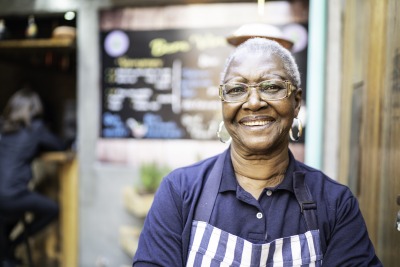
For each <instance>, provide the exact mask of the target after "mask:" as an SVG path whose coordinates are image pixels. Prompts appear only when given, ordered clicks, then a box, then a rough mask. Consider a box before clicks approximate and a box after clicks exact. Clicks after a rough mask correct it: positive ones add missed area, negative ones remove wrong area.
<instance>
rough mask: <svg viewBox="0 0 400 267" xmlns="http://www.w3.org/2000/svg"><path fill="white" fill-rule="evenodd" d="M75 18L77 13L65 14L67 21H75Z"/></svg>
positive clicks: (69, 12)
mask: <svg viewBox="0 0 400 267" xmlns="http://www.w3.org/2000/svg"><path fill="white" fill-rule="evenodd" d="M74 18H75V12H74V11H68V12H65V14H64V19H65V20H73V19H74Z"/></svg>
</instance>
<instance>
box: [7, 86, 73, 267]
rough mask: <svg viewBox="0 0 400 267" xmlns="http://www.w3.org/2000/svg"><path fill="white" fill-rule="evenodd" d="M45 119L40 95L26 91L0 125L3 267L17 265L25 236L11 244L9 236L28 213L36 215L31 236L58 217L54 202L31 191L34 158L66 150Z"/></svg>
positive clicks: (18, 94)
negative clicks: (16, 257)
mask: <svg viewBox="0 0 400 267" xmlns="http://www.w3.org/2000/svg"><path fill="white" fill-rule="evenodd" d="M42 115H43V105H42V102H41V100H40V98H39V95H38V94H37V93H36V92H34V91H33V90H31V89H29V88H23V89H20V90H19V91H17V92H16V93H14V95H12V97H11V98H10V100H9V101H8V103H7V105H6V107H5V109H4V113H3V118H2V122H1V121H0V267H4V266H7V267H8V266H15V265H16V260H15V257H14V250H15V248H16V246H17V245H19V244H20V243H22V242H23V241H24V235H23V234H21V235H20V236H17V237H16V238H15V239H13V240H10V233H11V231H12V230H13V228H14V227H15V226H16V224H17V223H18V221H19V220H21V219H23V218H24V214H25V213H27V212H29V213H31V214H33V220H32V221H31V222H28V223H27V224H26V229H24V231H27V232H26V233H27V234H28V235H29V236H32V235H34V234H35V233H37V232H38V231H40V230H41V229H43V228H44V227H45V226H47V225H48V224H49V223H51V222H52V221H53V220H55V219H56V218H57V217H58V213H59V207H58V204H57V203H56V202H55V201H53V200H51V199H49V198H47V197H45V196H43V195H41V194H39V193H37V192H34V191H31V190H30V189H29V188H28V184H29V181H30V180H31V179H32V169H31V163H32V161H33V160H34V159H35V157H36V156H38V154H39V153H40V152H42V151H50V150H51V151H60V150H65V149H66V145H65V144H64V142H63V141H62V140H61V139H59V138H58V137H56V136H55V135H54V134H52V133H51V132H50V131H49V130H48V128H46V126H45V124H44V121H43V119H42ZM10 218H14V220H13V219H11V220H10Z"/></svg>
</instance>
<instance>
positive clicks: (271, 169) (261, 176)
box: [231, 146, 289, 199]
mask: <svg viewBox="0 0 400 267" xmlns="http://www.w3.org/2000/svg"><path fill="white" fill-rule="evenodd" d="M231 158H232V165H233V169H234V170H235V173H236V179H237V181H238V183H239V185H240V186H241V187H243V189H245V190H246V191H248V192H249V193H250V194H252V195H253V196H254V197H255V198H256V199H258V197H259V196H260V194H261V193H262V191H263V190H264V188H266V187H275V186H277V185H279V184H280V183H281V182H282V180H283V178H284V176H285V172H286V169H287V166H288V165H289V154H288V148H287V149H283V150H282V151H279V152H278V153H272V154H268V155H267V154H266V155H248V154H245V153H244V152H243V151H238V150H236V149H235V148H234V146H232V147H231Z"/></svg>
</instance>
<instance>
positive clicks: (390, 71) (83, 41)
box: [0, 0, 400, 267]
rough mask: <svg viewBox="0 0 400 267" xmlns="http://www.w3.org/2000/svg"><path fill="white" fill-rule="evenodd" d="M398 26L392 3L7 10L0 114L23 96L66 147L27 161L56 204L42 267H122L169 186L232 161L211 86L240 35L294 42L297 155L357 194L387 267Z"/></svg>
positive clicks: (398, 189)
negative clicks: (34, 95)
mask: <svg viewBox="0 0 400 267" xmlns="http://www.w3.org/2000/svg"><path fill="white" fill-rule="evenodd" d="M396 14H400V2H398V1H396V0H330V1H328V0H287V1H267V0H265V1H261V0H259V1H257V0H254V1H224V0H221V1H212V0H207V1H195V0H190V1H184V0H180V1H178V0H170V1H168V0H151V1H150V0H98V1H93V0H64V1H51V0H14V1H7V0H0V110H1V111H2V110H3V109H4V106H5V104H6V101H7V99H8V98H9V97H10V96H11V95H12V94H13V93H14V92H15V91H16V90H17V89H19V88H20V86H21V85H22V84H30V85H31V87H32V88H33V89H35V90H36V91H37V92H38V93H39V94H40V96H41V98H42V100H43V102H44V106H45V110H46V119H47V121H48V122H49V125H50V126H51V129H52V130H53V131H54V132H56V133H57V134H58V135H59V136H61V137H63V138H65V139H67V140H69V141H70V143H71V144H72V145H71V148H70V150H71V151H69V152H68V154H67V153H47V154H44V155H43V156H42V157H40V158H39V159H38V160H36V162H35V163H34V170H35V179H34V182H35V183H37V184H38V185H40V184H45V185H46V186H42V187H40V186H37V188H38V190H42V191H43V192H45V193H46V194H48V195H49V196H52V197H53V198H54V199H56V200H57V201H59V203H60V205H61V214H60V220H59V221H58V222H57V223H56V224H54V225H53V226H52V227H51V228H49V229H47V230H46V231H45V232H44V233H42V234H41V235H40V236H39V237H35V239H31V240H30V242H31V244H32V248H33V260H34V261H35V263H37V266H66V267H75V266H82V267H86V266H88V267H89V266H90V267H91V266H116V267H122V266H124V267H125V266H131V264H132V257H133V255H134V253H135V249H136V246H137V238H138V235H139V233H140V229H141V227H142V224H143V220H144V218H145V216H146V212H147V209H148V207H149V205H150V204H151V201H152V197H153V194H154V191H155V190H156V189H157V186H158V184H159V182H160V180H161V179H162V177H163V176H164V175H165V174H166V173H168V172H169V171H170V170H172V169H174V168H176V167H179V166H183V165H187V164H191V163H194V162H196V161H198V160H200V159H204V158H206V157H209V156H211V155H215V154H217V153H219V152H222V151H223V150H224V149H226V147H227V145H226V144H222V143H220V142H219V141H218V138H217V136H216V131H217V129H218V125H219V122H220V121H221V115H220V108H221V106H220V101H219V98H218V85H219V75H220V72H221V71H222V68H223V64H224V60H225V58H226V57H227V56H228V54H229V53H230V52H231V51H232V50H233V49H234V45H233V44H231V43H229V42H228V40H229V38H232V37H233V38H235V37H241V36H246V35H260V36H264V37H268V38H275V39H278V40H288V41H289V42H291V43H292V46H291V47H289V49H290V51H291V52H292V53H293V55H294V57H295V59H296V61H297V63H298V65H299V69H300V72H301V75H302V88H303V92H304V93H303V96H304V98H303V106H302V109H301V110H302V111H301V114H300V118H301V119H302V122H303V126H304V128H305V134H304V135H303V137H302V138H301V140H299V142H296V143H291V144H290V148H291V150H292V151H293V153H294V155H295V157H296V158H297V159H298V160H300V161H303V162H305V163H307V164H309V165H311V166H314V167H316V168H319V169H322V170H323V171H324V172H325V173H326V174H328V175H329V176H330V177H332V178H333V179H335V180H338V181H339V182H341V183H344V184H346V185H348V186H349V187H350V188H351V190H352V191H353V193H354V194H355V195H356V196H357V198H358V200H359V202H360V206H361V210H362V212H363V215H364V217H365V220H366V223H367V226H368V230H369V233H370V237H371V239H372V241H373V243H374V245H375V248H376V250H377V254H378V256H379V257H380V259H381V260H382V261H383V263H384V265H385V266H396V264H398V263H399V262H400V232H399V231H398V229H400V227H399V228H398V227H397V222H398V223H399V225H400V215H399V214H400V213H399V210H400V179H399V177H400V166H399V164H398V163H399V162H400V20H399V18H398V16H397V17H396ZM244 25H247V26H248V27H247V28H245V29H247V31H248V32H246V30H243V28H242V31H240V30H239V29H241V27H242V26H244ZM253 30H254V31H253ZM255 31H257V33H255ZM71 153H72V156H71ZM71 157H72V160H70V159H71ZM47 180H49V181H51V182H46V183H44V181H47ZM397 220H398V221H397ZM19 253H20V255H21V257H24V256H25V251H24V248H21V249H20V252H19Z"/></svg>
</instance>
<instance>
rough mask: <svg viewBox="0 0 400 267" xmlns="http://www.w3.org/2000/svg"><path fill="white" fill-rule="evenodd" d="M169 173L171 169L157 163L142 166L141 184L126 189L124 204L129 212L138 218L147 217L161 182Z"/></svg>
mask: <svg viewBox="0 0 400 267" xmlns="http://www.w3.org/2000/svg"><path fill="white" fill-rule="evenodd" d="M169 172H170V168H168V167H167V166H161V165H159V164H157V163H156V162H151V163H144V164H142V165H141V166H140V168H139V175H140V179H139V181H140V183H139V184H137V185H135V186H128V187H126V188H124V202H125V206H126V208H127V210H128V211H130V212H131V213H132V214H134V215H135V216H136V217H139V218H144V217H146V215H147V212H148V210H149V209H150V207H151V204H152V203H153V199H154V194H155V192H156V191H157V189H158V186H159V185H160V183H161V180H162V179H163V177H164V176H165V175H166V174H168V173H169Z"/></svg>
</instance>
